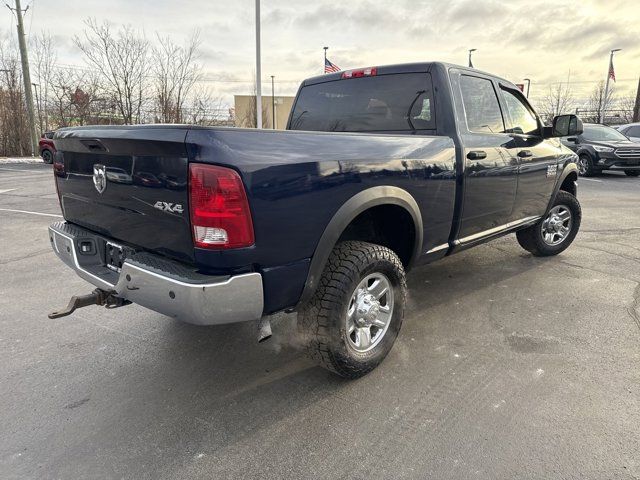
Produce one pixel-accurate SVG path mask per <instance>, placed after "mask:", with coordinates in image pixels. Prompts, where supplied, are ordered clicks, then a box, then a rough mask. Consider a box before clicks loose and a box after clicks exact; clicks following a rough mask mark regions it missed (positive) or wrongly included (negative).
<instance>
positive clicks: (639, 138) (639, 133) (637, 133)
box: [616, 123, 640, 143]
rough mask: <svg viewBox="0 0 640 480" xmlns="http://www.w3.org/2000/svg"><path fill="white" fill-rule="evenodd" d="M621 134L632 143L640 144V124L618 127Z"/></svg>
mask: <svg viewBox="0 0 640 480" xmlns="http://www.w3.org/2000/svg"><path fill="white" fill-rule="evenodd" d="M616 130H618V131H619V132H620V133H622V134H623V135H624V136H626V137H627V138H628V139H629V140H631V141H632V142H636V143H640V123H627V124H626V125H619V126H617V127H616Z"/></svg>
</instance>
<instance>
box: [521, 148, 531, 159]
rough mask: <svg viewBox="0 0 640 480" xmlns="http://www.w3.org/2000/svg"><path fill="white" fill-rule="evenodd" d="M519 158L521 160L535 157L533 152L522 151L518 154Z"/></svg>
mask: <svg viewBox="0 0 640 480" xmlns="http://www.w3.org/2000/svg"><path fill="white" fill-rule="evenodd" d="M518 156H519V157H520V158H528V157H533V153H531V150H520V151H519V152H518Z"/></svg>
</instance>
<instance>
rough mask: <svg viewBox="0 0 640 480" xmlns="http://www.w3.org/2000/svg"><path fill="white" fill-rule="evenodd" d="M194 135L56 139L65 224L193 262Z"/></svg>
mask: <svg viewBox="0 0 640 480" xmlns="http://www.w3.org/2000/svg"><path fill="white" fill-rule="evenodd" d="M187 131H188V127H182V126H161V127H156V126H144V127H141V126H136V127H133V128H132V127H126V126H124V127H85V128H74V129H72V130H60V131H58V132H57V133H56V137H55V139H54V142H55V145H56V149H57V151H58V152H59V153H58V154H57V156H56V159H55V165H54V166H55V171H56V183H57V188H58V194H59V196H60V204H61V206H62V210H63V214H64V218H65V219H66V220H67V221H69V222H72V223H75V224H77V225H80V226H83V227H85V228H88V229H90V230H93V231H95V232H97V233H100V234H102V235H104V236H107V237H111V238H113V239H115V240H116V241H120V242H122V243H125V244H128V245H129V246H132V247H134V248H135V247H139V248H141V249H144V250H149V251H155V252H158V253H161V254H164V255H167V256H169V257H173V258H176V259H180V260H184V261H192V260H193V255H194V252H193V242H192V238H191V229H190V226H189V205H188V195H189V193H188V186H187V179H188V174H189V166H188V159H187V151H186V146H185V136H186V134H187Z"/></svg>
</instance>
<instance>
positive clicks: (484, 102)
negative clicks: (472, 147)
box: [460, 75, 504, 133]
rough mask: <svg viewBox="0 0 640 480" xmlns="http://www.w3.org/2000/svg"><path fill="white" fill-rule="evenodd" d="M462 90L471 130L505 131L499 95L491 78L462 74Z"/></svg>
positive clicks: (466, 115) (480, 131) (482, 131)
mask: <svg viewBox="0 0 640 480" xmlns="http://www.w3.org/2000/svg"><path fill="white" fill-rule="evenodd" d="M460 90H461V92H462V103H463V105H464V114H465V117H466V120H467V128H468V129H469V131H470V132H477V133H503V132H504V121H503V119H502V112H501V111H500V104H499V103H498V96H497V95H496V91H495V89H494V88H493V83H492V82H491V81H490V80H487V79H486V78H479V77H471V76H469V75H462V76H461V77H460Z"/></svg>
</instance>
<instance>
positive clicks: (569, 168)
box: [545, 162, 580, 213]
mask: <svg viewBox="0 0 640 480" xmlns="http://www.w3.org/2000/svg"><path fill="white" fill-rule="evenodd" d="M571 173H575V174H576V182H577V181H578V178H580V175H579V174H578V165H576V164H575V163H574V162H568V163H567V164H566V165H565V167H564V168H563V169H562V174H561V175H560V176H559V177H558V180H557V181H556V186H555V187H554V188H553V195H551V198H550V199H549V204H548V205H547V210H546V211H545V213H546V212H548V211H549V209H550V208H551V205H553V202H554V201H555V199H556V196H557V195H558V192H559V191H560V187H561V186H562V184H563V183H564V181H565V180H566V179H567V177H568V176H569V175H571ZM576 189H577V185H576Z"/></svg>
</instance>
